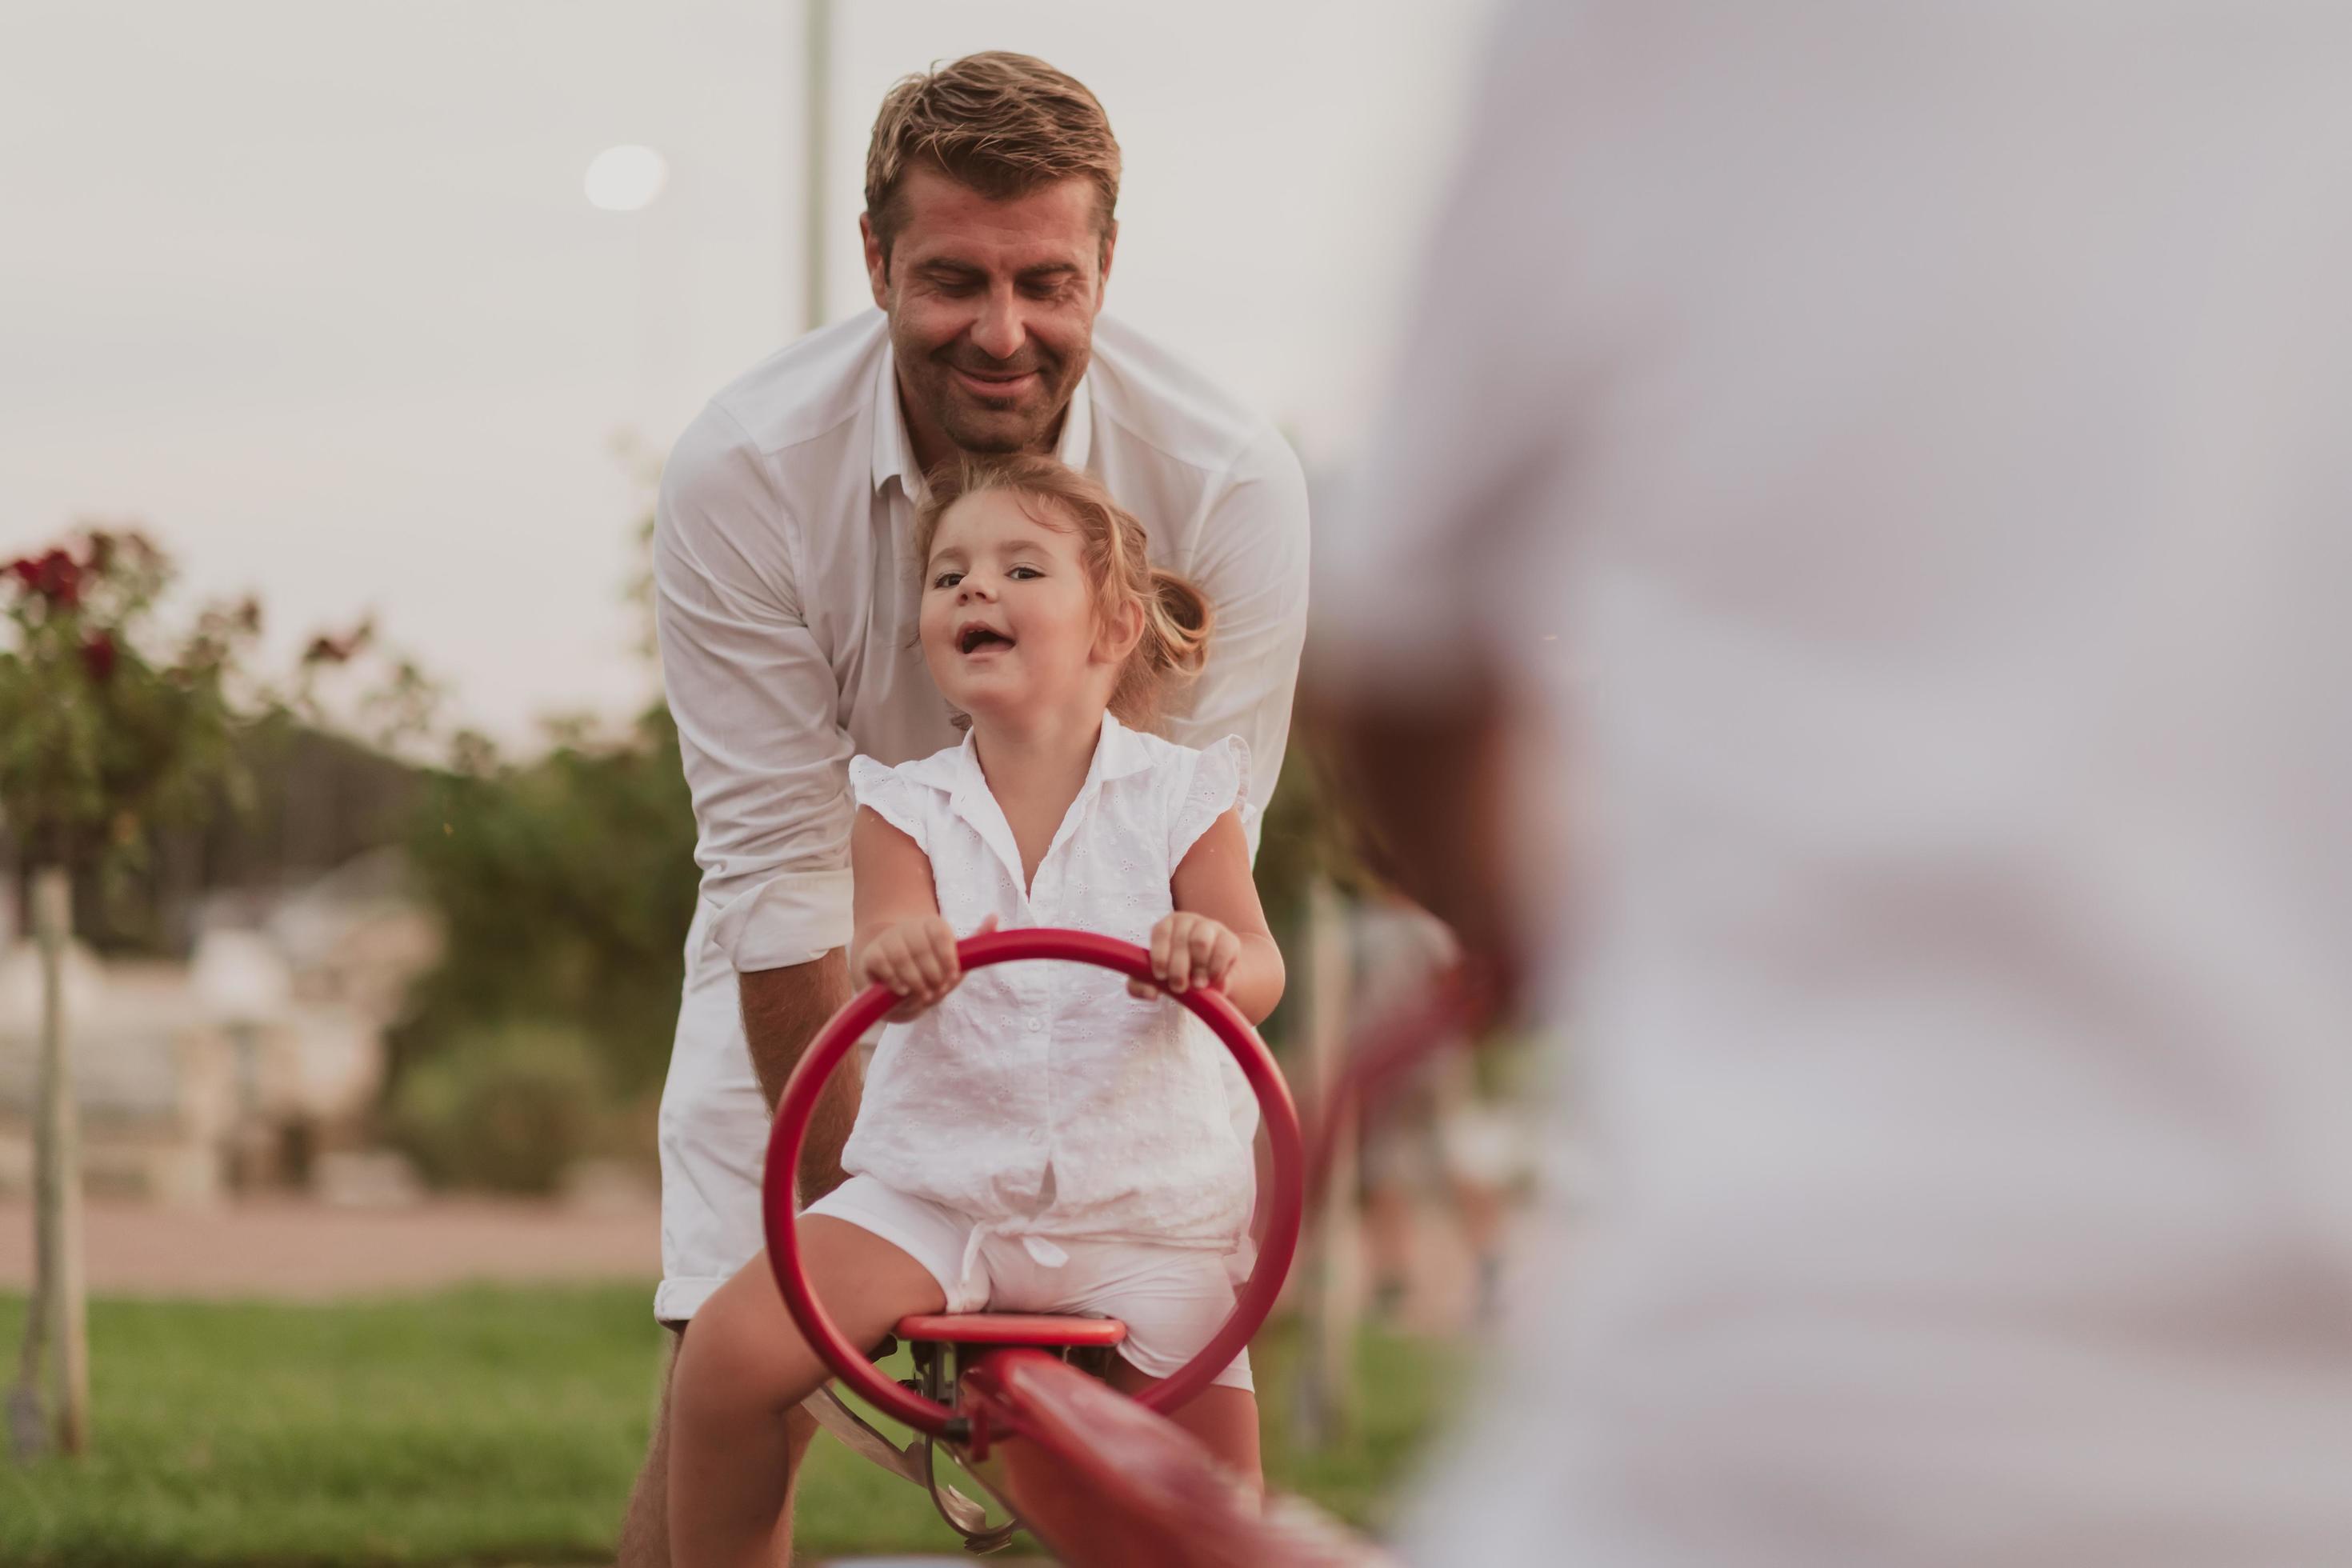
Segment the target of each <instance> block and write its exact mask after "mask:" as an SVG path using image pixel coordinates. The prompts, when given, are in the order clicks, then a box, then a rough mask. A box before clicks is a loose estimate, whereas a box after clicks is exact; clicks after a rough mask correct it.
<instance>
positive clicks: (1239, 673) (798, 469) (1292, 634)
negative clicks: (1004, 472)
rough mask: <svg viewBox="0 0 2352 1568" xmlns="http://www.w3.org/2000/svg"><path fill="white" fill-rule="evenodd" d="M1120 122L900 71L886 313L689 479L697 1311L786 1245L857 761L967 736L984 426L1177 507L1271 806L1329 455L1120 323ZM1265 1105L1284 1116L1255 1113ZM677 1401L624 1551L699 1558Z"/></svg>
mask: <svg viewBox="0 0 2352 1568" xmlns="http://www.w3.org/2000/svg"><path fill="white" fill-rule="evenodd" d="M1118 177H1119V153H1118V142H1117V141H1116V140H1115V139H1114V138H1113V136H1112V134H1111V129H1110V124H1109V121H1108V119H1107V118H1106V117H1105V115H1104V113H1103V110H1102V106H1101V104H1100V103H1098V102H1097V101H1096V100H1095V97H1094V95H1093V94H1092V93H1090V92H1088V91H1087V89H1086V88H1085V87H1084V86H1082V85H1081V84H1079V83H1078V82H1076V80H1073V79H1071V78H1069V77H1067V76H1066V75H1064V74H1063V73H1061V72H1060V71H1057V70H1055V69H1054V68H1052V67H1050V66H1048V65H1046V64H1045V62H1043V61H1042V60H1036V59H1033V58H1028V57H1027V56H1024V55H1013V54H1002V53H990V54H980V55H973V56H971V57H970V58H965V59H961V60H958V61H956V62H955V63H954V64H952V65H949V66H947V67H944V68H940V69H938V70H935V71H932V72H930V73H929V74H928V75H923V76H917V77H909V78H908V79H905V80H903V81H901V82H899V83H898V86H896V87H895V88H893V89H891V90H890V93H889V95H888V96H887V98H886V99H885V100H883V104H882V110H881V113H880V115H879V116H878V117H877V120H876V121H875V125H874V137H873V142H872V145H871V147H870V149H869V151H868V153H867V155H866V213H865V216H863V217H862V218H860V219H859V224H858V226H859V230H860V232H861V234H862V235H863V237H864V239H865V247H866V271H867V274H868V277H869V279H870V280H871V282H872V285H873V291H874V302H875V304H876V305H877V307H879V309H878V310H874V311H869V312H866V313H865V314H863V315H860V316H858V317H857V318H856V319H855V320H852V321H844V322H841V323H839V324H838V325H835V326H832V327H827V328H825V329H824V330H823V331H816V332H813V333H811V334H809V335H808V336H807V337H804V338H803V339H801V340H800V341H798V342H794V343H793V344H791V345H789V346H788V347H786V348H784V349H782V351H780V352H779V353H775V354H772V355H771V356H770V357H769V358H768V359H766V360H764V361H762V362H761V363H760V364H758V365H757V366H755V367H753V368H752V370H751V372H750V373H749V374H746V375H744V376H743V377H742V378H741V379H740V380H738V381H736V382H735V383H734V384H732V385H730V386H729V387H727V388H726V389H725V390H723V391H721V392H720V393H719V395H718V396H717V397H715V398H713V399H712V400H711V403H710V405H709V407H708V408H706V409H705V410H704V411H703V413H702V414H701V416H699V417H698V418H697V419H696V420H695V422H694V423H693V424H692V425H691V426H689V427H688V429H687V432H686V434H685V435H684V436H683V437H680V438H679V440H678V443H677V448H676V450H675V451H673V452H672V454H671V456H670V460H669V463H668V465H667V468H666V469H665V470H664V472H663V476H662V492H661V504H660V511H659V518H658V521H657V525H656V530H655V542H654V573H655V583H656V605H657V610H658V616H659V623H660V631H661V653H662V668H663V677H664V680H665V682H666V684H667V689H668V694H669V705H670V711H671V712H672V714H673V715H674V716H675V717H676V719H677V726H678V736H679V743H680V749H681V751H682V752H683V753H684V757H685V764H686V774H687V780H688V784H690V785H691V787H692V790H693V794H694V810H695V817H696V821H697V823H698V827H699V830H700V837H699V843H698V847H697V851H696V855H697V858H698V861H699V862H700V864H701V867H702V896H701V899H700V900H699V902H698V906H697V909H696V913H695V919H694V924H693V929H692V930H691V931H689V933H688V938H687V973H686V988H685V996H684V999H683V1002H682V1004H681V1005H680V1008H679V1013H678V1023H677V1039H676V1042H675V1044H674V1046H673V1047H672V1053H671V1058H670V1071H669V1080H668V1083H667V1088H666V1089H665V1090H664V1093H663V1096H662V1110H661V1134H660V1141H661V1161H662V1262H663V1274H664V1278H663V1280H662V1284H661V1289H660V1291H659V1293H658V1294H657V1295H656V1298H655V1307H654V1310H655V1315H656V1317H658V1318H659V1319H660V1320H661V1321H663V1322H665V1323H667V1324H669V1325H671V1326H672V1327H673V1328H675V1329H677V1330H678V1331H681V1332H682V1331H684V1330H685V1327H686V1325H687V1322H688V1320H690V1319H691V1318H692V1317H693V1316H694V1313H695V1310H696V1309H697V1308H698V1307H699V1306H700V1305H701V1304H702V1302H703V1300H704V1299H705V1298H707V1297H708V1296H709V1294H710V1292H711V1291H713V1290H714V1289H717V1288H718V1287H719V1284H720V1283H721V1282H722V1281H724V1280H725V1279H727V1278H728V1277H729V1276H730V1275H731V1274H733V1273H734V1272H735V1271H736V1269H738V1268H740V1267H741V1266H742V1265H743V1264H744V1262H746V1261H747V1260H748V1259H749V1258H751V1256H752V1255H753V1254H754V1253H755V1252H757V1251H758V1249H759V1247H760V1246H761V1230H760V1165H761V1158H762V1155H763V1153H764V1152H765V1147H766V1142H767V1132H768V1122H769V1117H770V1113H771V1110H772V1107H773V1105H774V1103H775V1100H776V1096H777V1094H778V1093H779V1092H780V1091H781V1089H782V1086H783V1082H784V1079H785V1078H786V1076H787V1075H788V1074H789V1073H790V1072H791V1071H792V1068H793V1064H794V1063H795V1062H796V1061H797V1060H798V1059H799V1058H800V1053H801V1051H802V1049H803V1047H804V1046H805V1045H806V1044H807V1042H808V1040H809V1038H810V1037H811V1036H812V1035H813V1034H814V1032H815V1030H816V1028H817V1026H819V1025H821V1024H822V1023H823V1022H824V1019H825V1018H826V1017H827V1016H829V1015H831V1014H832V1013H833V1011H834V1010H835V1008H836V1007H838V1006H839V1005H841V1003H843V1002H844V1001H845V1000H846V999H847V997H848V994H849V990H848V979H847V973H846V970H845V965H844V963H843V958H842V951H841V950H842V947H843V944H844V943H845V941H846V940H847V938H848V935H849V928H850V882H849V859H848V846H849V826H850V821H851V818H852V816H853V815H854V810H855V808H854V805H853V803H852V801H851V798H850V795H849V792H848V787H847V779H848V764H849V759H850V756H851V755H852V754H853V753H854V752H865V753H866V754H868V755H871V756H874V757H877V758H878V759H880V760H881V761H883V762H886V763H898V762H902V761H906V760H908V759H909V758H914V757H919V756H925V755H928V754H929V753H930V752H935V751H938V750H939V749H940V748H941V747H943V746H946V745H950V744H952V743H953V742H954V741H955V739H956V734H955V731H954V728H953V726H952V724H951V722H950V713H949V710H948V708H947V705H946V703H945V702H944V701H943V700H941V699H940V696H939V694H938V692H937V691H936V690H935V689H933V688H932V686H931V682H930V679H929V675H928V674H927V673H926V671H925V669H924V667H923V660H922V655H921V652H920V651H919V648H918V647H917V644H916V637H915V620H916V611H917V603H918V599H919V585H920V584H919V573H918V566H919V563H917V562H916V561H915V560H914V559H913V558H912V553H911V552H912V546H913V528H914V513H915V508H916V506H917V504H918V502H919V500H920V499H921V497H922V495H923V493H924V475H925V474H927V473H929V472H930V471H931V470H932V469H934V468H937V467H938V466H939V465H940V464H941V463H943V462H946V461H948V460H950V459H952V458H955V457H957V456H958V455H959V454H960V453H963V452H1020V451H1027V452H1050V453H1054V454H1055V455H1057V456H1059V457H1060V458H1062V459H1063V460H1064V461H1065V462H1067V463H1069V464H1070V465H1072V466H1073V467H1075V468H1084V469H1087V470H1088V471H1089V472H1092V473H1093V474H1095V475H1096V476H1097V477H1098V478H1100V479H1103V480H1104V481H1105V482H1106V483H1107V484H1108V486H1109V488H1110V490H1111V492H1112V494H1114V495H1116V496H1117V497H1118V499H1119V500H1120V501H1121V502H1122V503H1123V504H1124V505H1125V506H1127V507H1128V508H1129V510H1132V511H1134V512H1135V514H1136V515H1137V516H1138V517H1139V518H1141V519H1142V520H1143V522H1144V525H1145V526H1146V528H1147V529H1149V530H1150V551H1151V558H1152V561H1153V563H1154V564H1156V565H1161V566H1166V567H1169V568H1171V569H1172V570H1174V571H1177V572H1181V573H1182V574H1186V575H1188V576H1190V577H1191V578H1192V580H1193V581H1194V582H1196V583H1198V584H1201V586H1202V589H1203V590H1204V591H1205V592H1206V593H1207V595H1209V597H1210V599H1211V601H1212V602H1213V604H1214V605H1215V606H1216V610H1217V626H1218V632H1217V639H1216V642H1215V644H1214V646H1213V649H1212V653H1211V657H1210V660H1209V665H1208V668H1207V670H1206V671H1205V673H1204V674H1203V676H1202V679H1201V680H1200V682H1199V683H1198V684H1197V685H1196V686H1195V687H1194V688H1193V689H1192V691H1191V692H1190V693H1189V702H1188V706H1187V709H1186V710H1185V711H1183V712H1181V713H1178V714H1175V715H1172V716H1171V721H1170V722H1169V725H1168V730H1169V732H1170V734H1171V737H1172V738H1173V739H1176V740H1179V741H1182V742H1187V743H1189V744H1194V745H1199V744H1203V743H1206V742H1209V741H1212V740H1214V739H1216V738H1218V737H1220V736H1223V735H1228V734H1235V735H1239V736H1241V737H1242V738H1243V739H1244V741H1246V742H1248V744H1249V747H1250V751H1251V753H1252V756H1253V759H1254V763H1255V765H1254V767H1253V770H1252V773H1253V784H1252V795H1253V805H1254V806H1255V807H1263V806H1264V805H1265V801H1266V798H1267V796H1268V795H1271V793H1272V792H1273V787H1274V782H1275V779H1276V775H1277V774H1278V773H1279V772H1280V771H1281V765H1282V752H1283V742H1284V737H1285V735H1286V731H1287V729H1288V725H1289V717H1290V701H1291V688H1292V685H1293V683H1294V681H1295V679H1296V678H1297V667H1298V653H1299V645H1300V642H1301V639H1302V637H1304V634H1305V624H1306V613H1307V495H1306V485H1305V481H1304V479H1303V478H1302V476H1301V475H1300V472H1299V468H1298V463H1297V458H1295V457H1294V456H1293V455H1292V453H1291V451H1290V449H1289V447H1288V446H1287V445H1286V444H1285V442H1284V441H1283V439H1282V438H1281V437H1280V436H1279V435H1278V434H1277V433H1276V430H1275V428H1274V426H1272V425H1271V424H1269V423H1268V422H1267V421H1266V420H1265V418H1264V417H1262V416H1258V415H1255V414H1253V413H1251V412H1249V411H1247V410H1245V409H1244V408H1243V407H1242V406H1241V405H1238V404H1236V403H1235V402H1234V400H1233V399H1232V398H1230V397H1228V396H1226V395H1224V394H1223V392H1221V391H1219V390H1218V389H1217V387H1216V386H1215V385H1214V384H1212V383H1210V382H1209V381H1207V380H1206V379H1204V378H1203V377H1202V376H1201V375H1200V374H1197V373H1196V372H1194V371H1193V370H1192V369H1191V368H1190V367H1188V366H1186V365H1184V364H1183V363H1180V362H1179V361H1178V360H1177V359H1175V358H1174V357H1173V356H1172V355H1171V354H1170V353H1167V352H1166V351H1165V350H1163V349H1161V348H1160V347H1159V346H1158V345H1157V344H1155V343H1153V342H1150V340H1148V339H1146V338H1144V337H1143V336H1141V335H1140V334H1139V333H1137V332H1136V331H1133V330H1132V329H1130V328H1126V327H1123V326H1120V325H1118V323H1116V322H1114V321H1109V320H1107V319H1104V318H1102V317H1101V316H1100V315H1099V312H1100V310H1101V309H1102V302H1103V296H1104V292H1105V289H1106V288H1107V286H1108V282H1109V279H1110V271H1111V258H1112V256H1113V253H1114V252H1115V250H1116V248H1117V245H1118V222H1117V219H1116V217H1115V211H1116V207H1117V203H1118ZM834 1089H835V1092H834V1093H833V1094H832V1096H831V1097H830V1099H829V1100H828V1102H827V1103H826V1104H825V1105H824V1107H822V1108H821V1110H820V1114H819V1116H818V1118H817V1121H816V1122H815V1123H814V1126H813V1127H812V1129H811V1134H810V1140H809V1150H808V1156H807V1158H806V1160H805V1161H804V1162H803V1167H802V1170H801V1189H802V1193H801V1195H802V1198H803V1201H804V1202H805V1201H807V1200H809V1199H811V1198H814V1197H815V1196H816V1195H817V1194H821V1193H823V1192H825V1191H827V1190H828V1189H830V1188H831V1187H832V1186H833V1185H835V1184H836V1183H838V1182H839V1181H840V1179H841V1171H840V1165H839V1156H840V1152H841V1145H842V1142H843V1141H844V1140H845V1138H846V1137H847V1135H848V1131H849V1125H850V1122H851V1120H852V1119H853V1117H854V1115H855V1113H856V1103H857V1096H856V1083H855V1082H854V1081H853V1080H852V1079H851V1078H850V1077H849V1076H848V1075H846V1074H844V1075H841V1076H839V1077H837V1078H836V1079H835V1084H834ZM1236 1114H1237V1116H1244V1117H1245V1116H1249V1115H1253V1114H1254V1111H1252V1110H1250V1109H1248V1108H1247V1107H1245V1106H1237V1110H1236ZM666 1454H667V1414H665V1416H664V1419H663V1427H662V1429H660V1430H656V1433H655V1437H654V1445H653V1449H652V1452H651V1454H650V1455H649V1456H648V1458H647V1463H646V1472H645V1474H644V1475H643V1476H642V1477H641V1478H640V1479H639V1482H638V1486H637V1491H636V1496H635V1498H634V1499H633V1500H632V1502H631V1505H630V1512H629V1520H628V1523H627V1525H626V1527H625V1531H624V1541H623V1552H622V1555H623V1561H624V1562H625V1563H659V1562H662V1561H665V1560H666V1552H665V1551H664V1547H663V1535H664V1521H663V1508H662V1499H663V1493H664V1489H665V1486H666V1462H665V1456H666Z"/></svg>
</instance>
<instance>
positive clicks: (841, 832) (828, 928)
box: [654, 406, 854, 971]
mask: <svg viewBox="0 0 2352 1568" xmlns="http://www.w3.org/2000/svg"><path fill="white" fill-rule="evenodd" d="M795 527H796V524H795V521H794V520H793V519H792V518H791V517H789V516H788V515H787V514H786V512H785V510H784V507H783V503H782V498H781V497H779V496H778V495H777V494H776V492H775V489H774V487H773V486H772V483H771V482H770V481H769V479H768V476H767V474H766V471H765V470H764V468H762V466H761V459H760V455H759V453H758V451H757V450H756V448H755V447H754V446H753V444H752V443H751V438H750V437H748V436H746V435H745V434H744V432H743V431H742V429H741V427H740V426H737V425H736V424H735V423H734V422H733V421H732V420H731V419H730V418H729V417H728V416H727V415H726V414H725V413H724V412H723V411H722V410H720V409H719V408H717V407H715V406H714V407H712V408H709V409H706V410H705V411H704V412H703V414H702V415H701V416H699V417H698V418H697V419H696V420H695V422H694V423H693V424H692V425H691V426H688V429H687V432H686V434H685V435H684V436H682V437H679V440H678V444H677V449H676V450H675V451H673V452H672V453H671V455H670V459H669V462H668V463H667V466H666V467H665V468H664V469H663V472H662V486H661V498H660V502H659V505H658V508H657V510H656V516H655V524H654V593H655V619H656V626H657V628H658V631H659V636H660V642H661V658H662V682H663V686H664V688H665V689H666V690H667V693H668V698H669V708H670V713H671V716H672V717H673V718H674V719H676V720H677V731H678V749H679V751H680V752H681V753H682V756H683V759H684V763H685V768H686V779H687V784H688V787H689V789H690V790H691V791H692V793H693V796H694V816H695V824H696V826H697V829H698V837H697V840H696V846H695V858H696V860H697V861H698V863H699V864H700V866H701V868H702V900H703V902H704V903H705V905H706V906H708V907H707V909H706V910H705V913H706V916H707V918H708V920H709V931H710V936H711V940H712V941H713V942H716V943H717V944H718V947H719V951H720V952H724V953H725V954H726V955H727V958H728V960H729V962H730V963H732V964H733V965H734V967H735V968H736V969H737V970H739V971H745V970H761V969H777V968H782V967H785V966H788V965H792V964H797V963H807V962H809V961H810V960H812V959H814V958H815V957H817V956H819V955H820V954H822V953H824V952H827V951H828V950H830V949H832V948H835V947H839V946H842V945H843V944H845V942H847V941H848V940H849V930H850V880H849V824H850V817H851V816H852V814H853V810H854V807H853V806H852V804H851V801H850V796H849V792H848V764H849V757H850V753H851V750H852V748H851V746H850V742H849V737H848V735H847V733H846V731H844V730H843V729H842V728H841V726H840V724H839V722H838V718H837V715H838V710H839V692H838V689H837V683H836V682H835V678H834V673H833V668H832V666H831V665H830V663H829V662H828V661H827V659H826V658H825V656H824V650H823V649H822V648H820V647H818V646H817V643H816V640H815V638H814V637H812V636H811V635H810V633H809V630H808V627H807V626H806V625H805V624H804V622H803V618H802V615H801V599H800V584H799V582H798V571H797V568H798V565H799V560H798V553H799V552H798V550H797V536H796V533H795Z"/></svg>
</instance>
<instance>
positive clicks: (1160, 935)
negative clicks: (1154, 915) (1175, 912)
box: [1151, 916, 1175, 980]
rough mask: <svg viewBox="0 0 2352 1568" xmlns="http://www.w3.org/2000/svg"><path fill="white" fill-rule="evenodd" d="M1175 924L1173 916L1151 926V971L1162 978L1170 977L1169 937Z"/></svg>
mask: <svg viewBox="0 0 2352 1568" xmlns="http://www.w3.org/2000/svg"><path fill="white" fill-rule="evenodd" d="M1174 924H1175V919H1174V917H1173V916H1171V917H1170V918H1169V919H1167V920H1164V921H1160V923H1159V924H1158V925H1156V926H1153V927H1152V928H1151V973H1153V974H1154V975H1156V976H1158V977H1159V978H1160V979H1162V980H1165V979H1167V978H1168V948H1169V937H1170V935H1171V929H1172V928H1173V926H1174Z"/></svg>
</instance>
